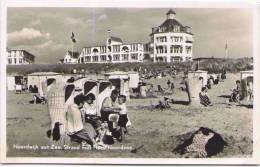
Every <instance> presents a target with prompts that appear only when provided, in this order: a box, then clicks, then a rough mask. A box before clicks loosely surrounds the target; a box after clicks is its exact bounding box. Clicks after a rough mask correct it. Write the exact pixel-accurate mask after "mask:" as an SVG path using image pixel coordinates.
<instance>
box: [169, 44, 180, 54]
mask: <svg viewBox="0 0 260 167" xmlns="http://www.w3.org/2000/svg"><path fill="white" fill-rule="evenodd" d="M182 50H183V48H182V46H179V45H172V46H171V48H170V52H171V53H182Z"/></svg>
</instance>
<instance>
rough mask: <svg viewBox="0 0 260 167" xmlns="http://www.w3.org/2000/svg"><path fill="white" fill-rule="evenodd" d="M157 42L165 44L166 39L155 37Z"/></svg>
mask: <svg viewBox="0 0 260 167" xmlns="http://www.w3.org/2000/svg"><path fill="white" fill-rule="evenodd" d="M156 40H157V42H167V37H157V38H156Z"/></svg>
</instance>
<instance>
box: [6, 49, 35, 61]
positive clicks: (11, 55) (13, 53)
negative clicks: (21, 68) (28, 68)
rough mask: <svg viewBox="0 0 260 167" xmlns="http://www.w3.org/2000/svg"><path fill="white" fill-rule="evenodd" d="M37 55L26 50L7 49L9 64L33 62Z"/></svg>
mask: <svg viewBox="0 0 260 167" xmlns="http://www.w3.org/2000/svg"><path fill="white" fill-rule="evenodd" d="M34 61H35V56H34V55H32V54H31V53H29V52H28V51H26V50H19V49H16V50H7V64H8V65H23V64H33V63H34Z"/></svg>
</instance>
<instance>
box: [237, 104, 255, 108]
mask: <svg viewBox="0 0 260 167" xmlns="http://www.w3.org/2000/svg"><path fill="white" fill-rule="evenodd" d="M237 106H239V107H246V108H253V104H239V105H237Z"/></svg>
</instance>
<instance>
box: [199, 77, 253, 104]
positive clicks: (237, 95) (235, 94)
mask: <svg viewBox="0 0 260 167" xmlns="http://www.w3.org/2000/svg"><path fill="white" fill-rule="evenodd" d="M246 86H247V93H248V95H247V96H248V99H247V100H248V101H251V100H252V98H253V90H252V88H251V86H250V83H249V82H248V83H247V84H246ZM207 92H208V88H207V87H202V88H201V92H200V93H199V98H200V104H202V105H203V106H212V105H213V104H212V102H211V100H210V98H209V96H208V93H207ZM241 100H242V88H241V81H240V80H237V81H236V86H235V88H234V89H232V93H231V95H230V98H229V102H234V103H239V104H240V103H241Z"/></svg>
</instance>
